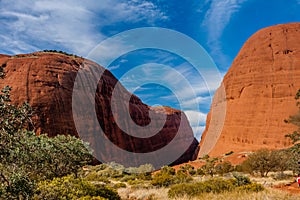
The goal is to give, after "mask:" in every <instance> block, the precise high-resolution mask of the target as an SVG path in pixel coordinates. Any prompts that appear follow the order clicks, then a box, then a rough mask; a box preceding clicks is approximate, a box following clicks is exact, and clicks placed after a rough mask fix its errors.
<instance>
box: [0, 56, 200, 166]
mask: <svg viewBox="0 0 300 200" xmlns="http://www.w3.org/2000/svg"><path fill="white" fill-rule="evenodd" d="M83 63H85V65H84V67H83V68H89V67H91V66H93V67H96V68H98V69H99V70H100V71H103V76H102V78H101V79H100V80H99V82H98V87H97V92H96V95H95V96H92V97H94V100H95V110H96V113H97V119H98V122H97V123H98V124H100V125H101V128H102V130H103V131H104V133H105V136H106V137H107V138H109V140H110V141H111V144H112V145H115V146H117V147H118V148H119V149H122V150H124V151H126V152H131V153H132V154H134V153H144V154H146V153H148V152H155V151H157V150H159V149H161V148H162V147H164V146H167V145H168V144H169V143H171V141H172V140H173V138H175V136H176V135H177V134H179V133H177V132H180V137H179V138H178V139H177V141H180V142H179V143H177V144H176V145H173V146H174V147H173V148H171V150H173V151H174V152H175V151H178V149H180V150H181V151H183V152H181V154H180V155H179V156H178V157H177V158H178V159H177V160H176V161H175V162H174V163H173V164H177V163H182V162H187V161H189V160H191V159H194V158H195V157H194V158H193V155H194V153H195V150H196V149H198V142H197V140H196V139H195V138H194V136H193V132H192V129H191V127H190V125H189V123H188V120H187V118H186V116H185V115H184V113H183V112H181V111H178V110H175V109H171V108H168V109H164V108H151V107H149V106H147V105H145V104H144V103H142V101H141V100H140V99H139V98H138V97H136V96H135V95H132V94H130V93H129V92H128V91H127V90H126V89H125V88H123V87H122V86H120V87H119V91H118V94H117V95H118V98H119V99H121V100H120V101H119V102H117V103H118V105H116V106H118V107H119V109H123V108H124V109H125V106H128V105H127V104H126V102H125V100H124V101H123V100H122V99H123V97H124V98H125V97H128V96H130V102H129V111H130V118H131V119H132V120H133V121H134V122H135V123H136V124H137V125H139V126H141V127H145V126H147V125H148V124H149V123H150V122H151V123H154V124H155V123H158V122H159V120H160V119H162V118H163V116H165V117H166V123H165V124H164V126H163V128H162V129H161V130H160V131H159V132H158V133H157V134H155V135H153V136H151V137H149V138H139V137H134V136H131V135H129V134H126V133H125V132H124V131H122V130H121V129H120V128H119V127H118V126H117V125H116V121H115V119H114V116H113V114H112V110H111V106H110V105H111V103H112V102H111V96H112V92H113V90H114V86H115V85H116V83H117V82H118V81H117V79H116V78H115V77H114V76H113V75H112V74H111V73H110V72H109V71H106V70H104V68H102V67H101V66H99V65H97V64H96V63H93V62H91V61H88V60H84V59H82V58H79V57H74V56H67V55H63V54H58V53H44V52H38V53H33V54H26V55H25V54H24V55H16V56H7V55H0V67H2V68H4V71H5V73H6V77H5V79H3V80H0V87H3V86H5V85H10V86H12V92H11V98H12V102H13V103H17V104H20V103H23V102H25V101H27V102H29V103H30V105H31V106H32V107H33V109H34V113H35V115H34V117H33V126H34V129H35V131H36V133H37V134H41V133H47V134H48V135H49V136H55V135H58V134H68V135H74V136H79V135H78V132H77V130H76V128H75V124H74V120H73V114H72V91H73V86H74V81H75V77H76V75H77V72H78V70H79V69H80V67H81V65H82V64H83ZM81 95H87V94H84V93H83V94H81ZM127 103H128V102H127ZM124 109H123V110H124ZM150 112H153V113H154V117H153V118H151V119H150V117H149V113H150ZM82 116H83V121H82V123H83V124H84V125H85V126H86V129H87V134H86V135H85V137H86V138H85V139H87V140H88V141H89V142H90V143H91V146H93V147H99V146H101V148H100V149H101V151H99V150H97V149H94V151H95V154H96V155H97V158H98V156H100V157H101V158H102V160H101V161H103V160H104V161H120V162H121V163H122V164H125V165H126V164H128V165H138V164H143V160H141V159H140V158H135V157H134V158H129V157H126V156H122V155H116V153H115V152H111V150H110V149H109V147H108V146H107V144H103V143H102V142H101V141H97V136H95V135H93V134H90V133H92V132H93V131H95V130H92V131H90V129H95V128H94V124H93V123H95V121H93V120H92V119H89V118H87V119H86V118H84V111H83V113H82ZM131 119H130V120H131ZM128 120H129V119H126V118H125V119H122V120H121V121H122V123H124V124H125V125H126V124H127V123H128ZM179 125H180V126H179ZM179 127H180V129H179ZM129 129H130V127H129ZM131 131H134V130H131ZM80 136H81V135H80ZM187 139H190V141H192V143H190V144H189V146H188V148H186V149H184V146H185V145H186V144H185V143H186V142H185V141H187ZM181 155H182V156H181ZM179 157H180V158H179ZM128 159H131V160H128ZM151 161H152V162H153V164H154V165H156V166H157V167H159V165H160V162H158V161H157V162H156V161H155V159H154V160H151ZM173 161H174V160H173Z"/></svg>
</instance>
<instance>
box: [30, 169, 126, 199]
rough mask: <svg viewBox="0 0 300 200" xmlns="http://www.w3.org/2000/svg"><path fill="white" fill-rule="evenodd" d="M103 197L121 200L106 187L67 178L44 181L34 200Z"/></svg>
mask: <svg viewBox="0 0 300 200" xmlns="http://www.w3.org/2000/svg"><path fill="white" fill-rule="evenodd" d="M90 197H91V198H92V197H102V198H106V199H112V200H119V199H120V197H119V195H118V193H117V192H116V191H115V190H114V189H112V188H110V187H107V186H104V185H94V184H91V183H90V182H88V181H85V180H83V179H81V178H75V177H74V176H71V175H70V176H65V177H62V178H54V179H53V180H52V181H42V182H40V183H39V184H38V187H37V190H36V193H35V196H34V199H35V200H38V199H49V200H55V199H79V198H90Z"/></svg>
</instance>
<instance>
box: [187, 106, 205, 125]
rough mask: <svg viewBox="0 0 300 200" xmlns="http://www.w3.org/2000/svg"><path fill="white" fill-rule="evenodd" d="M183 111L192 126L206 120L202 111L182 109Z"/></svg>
mask: <svg viewBox="0 0 300 200" xmlns="http://www.w3.org/2000/svg"><path fill="white" fill-rule="evenodd" d="M184 113H185V114H186V116H187V118H188V120H189V122H190V123H191V125H192V126H197V125H199V123H200V124H203V123H205V121H206V114H204V113H202V112H199V111H194V110H186V111H184Z"/></svg>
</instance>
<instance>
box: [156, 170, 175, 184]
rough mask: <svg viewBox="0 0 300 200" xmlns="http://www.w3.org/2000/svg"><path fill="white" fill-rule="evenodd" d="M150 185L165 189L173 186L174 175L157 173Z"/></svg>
mask: <svg viewBox="0 0 300 200" xmlns="http://www.w3.org/2000/svg"><path fill="white" fill-rule="evenodd" d="M151 184H152V185H153V186H158V187H167V186H169V185H172V184H174V175H170V174H167V173H161V172H159V173H157V174H155V175H154V176H153V178H152V181H151Z"/></svg>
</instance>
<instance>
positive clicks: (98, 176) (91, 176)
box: [84, 172, 110, 184]
mask: <svg viewBox="0 0 300 200" xmlns="http://www.w3.org/2000/svg"><path fill="white" fill-rule="evenodd" d="M84 179H85V180H87V181H98V182H103V183H106V184H108V183H110V180H108V178H107V177H105V176H102V175H101V174H99V173H97V172H90V173H89V174H87V176H86V177H85V178H84Z"/></svg>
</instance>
